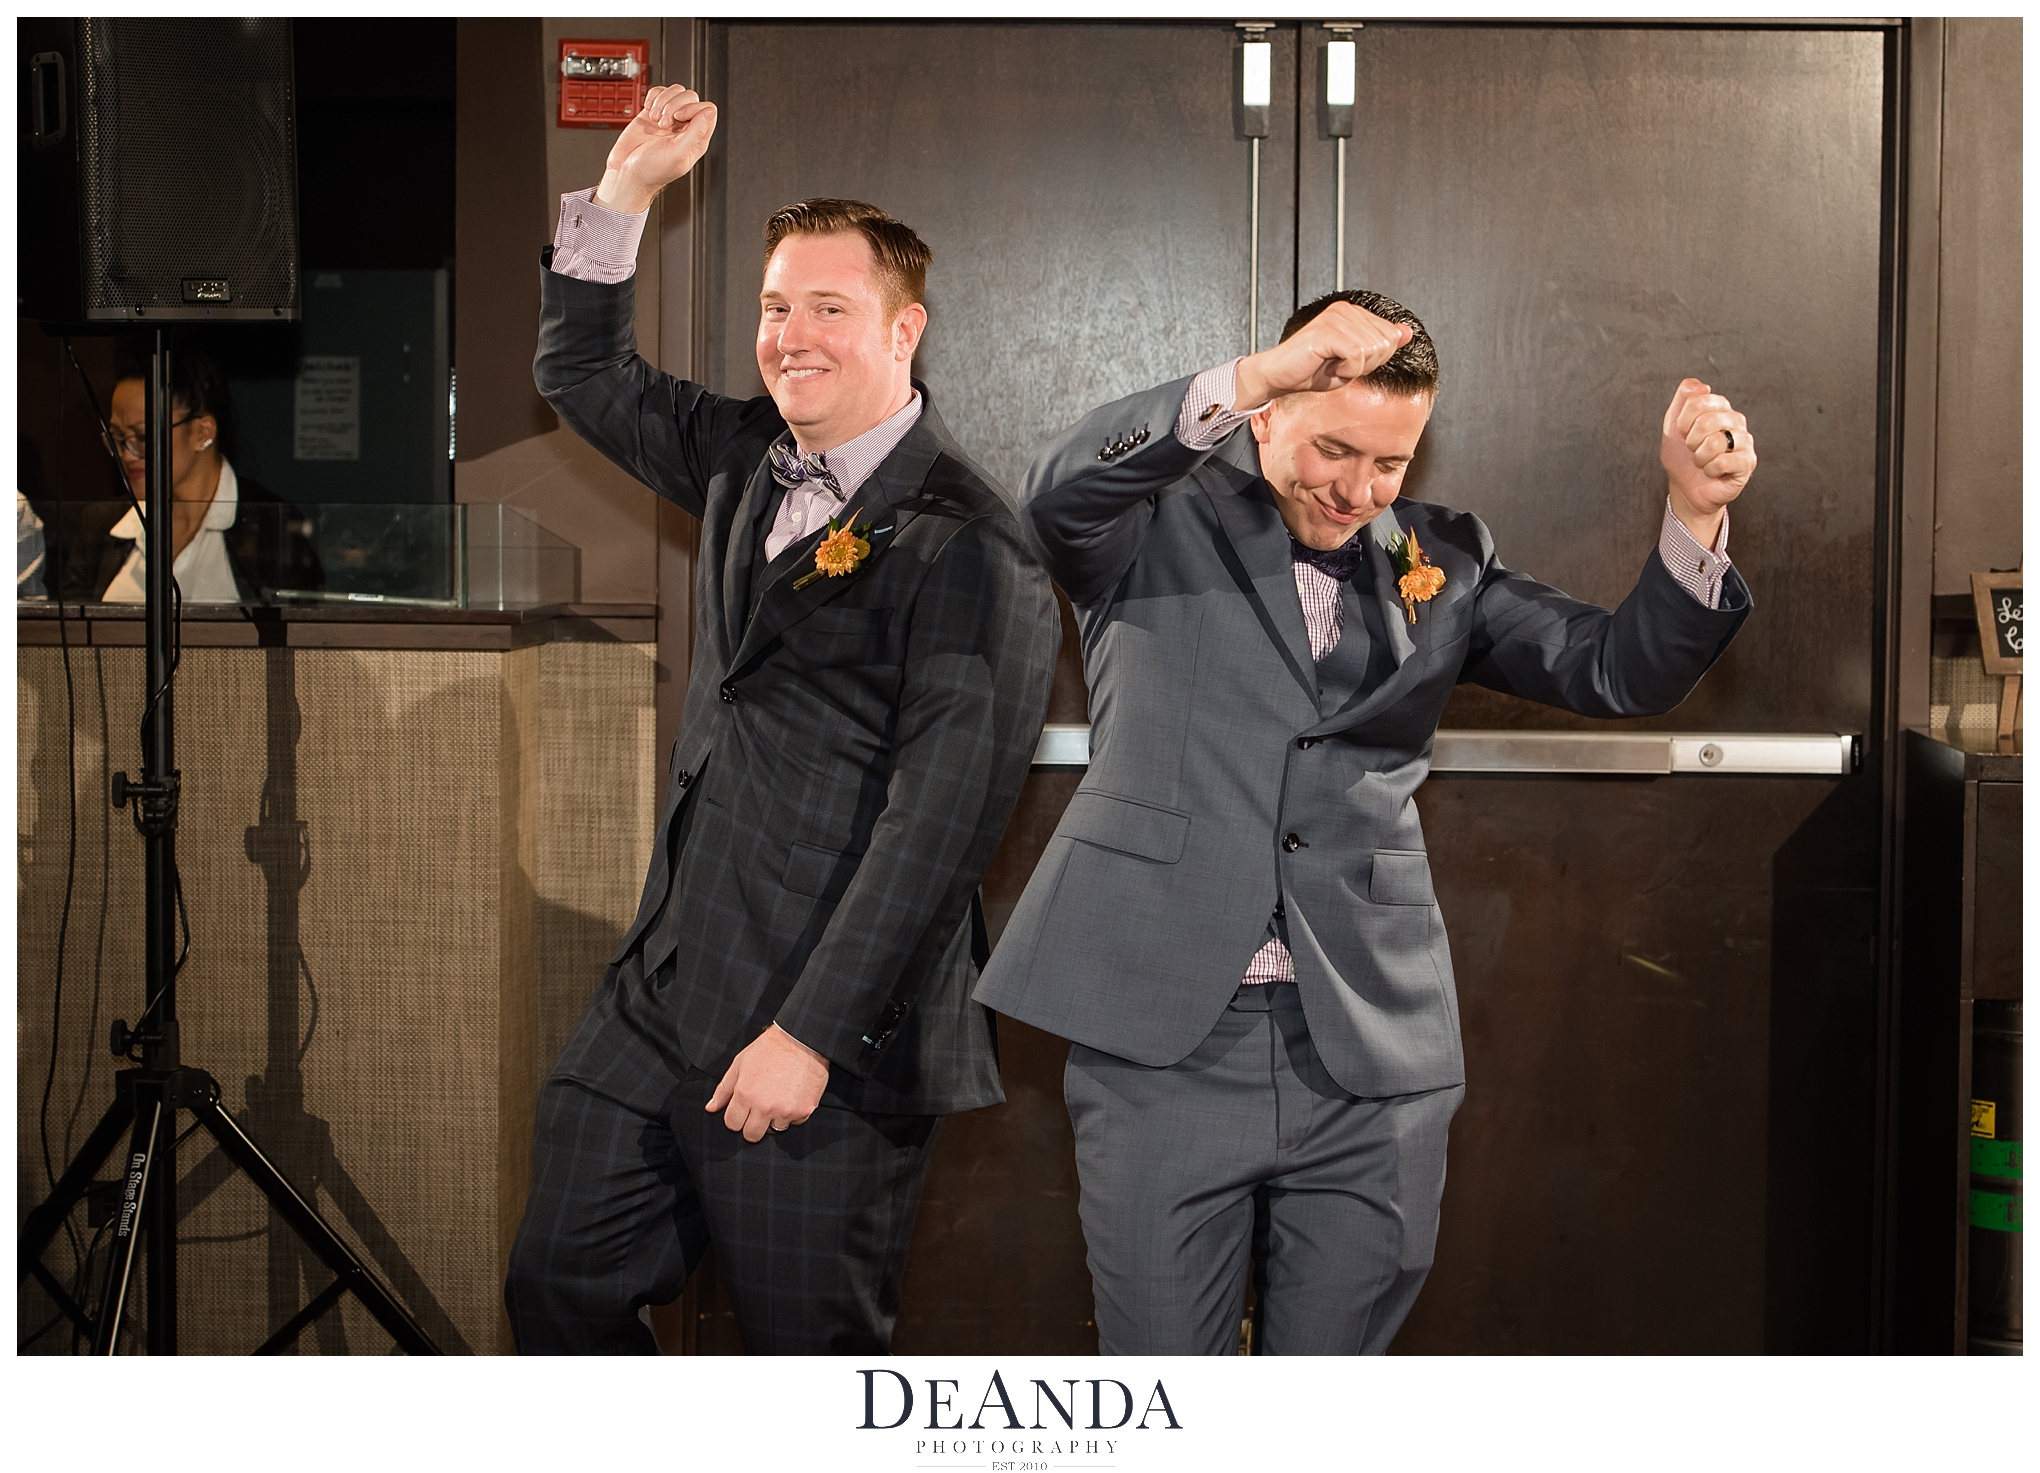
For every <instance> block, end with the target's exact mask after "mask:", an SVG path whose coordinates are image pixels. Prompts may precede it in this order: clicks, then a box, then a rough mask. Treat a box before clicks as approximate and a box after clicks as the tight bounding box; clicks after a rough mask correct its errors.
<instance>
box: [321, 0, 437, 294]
mask: <svg viewBox="0 0 2040 1473" xmlns="http://www.w3.org/2000/svg"><path fill="white" fill-rule="evenodd" d="M294 29H295V36H296V51H297V83H298V221H299V231H300V234H301V235H302V238H303V251H304V267H305V270H306V271H307V272H310V271H315V270H318V269H319V268H321V267H324V268H327V269H332V270H355V271H368V270H406V269H431V268H433V267H437V266H449V265H451V264H452V261H453V254H454V228H453V221H454V71H455V68H454V55H455V45H456V32H455V22H453V21H451V20H374V21H362V20H303V19H301V20H299V21H297V22H295V27H294Z"/></svg>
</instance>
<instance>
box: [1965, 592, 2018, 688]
mask: <svg viewBox="0 0 2040 1473" xmlns="http://www.w3.org/2000/svg"><path fill="white" fill-rule="evenodd" d="M2024 580H2025V574H2023V573H1971V574H1970V575H1969V588H1970V591H1971V592H1972V593H1973V594H1974V595H1975V597H1976V632H1977V633H1978V634H1979V635H1981V636H1982V639H1983V668H1984V670H1985V671H1987V672H1988V673H1989V674H1992V675H2019V674H2022V673H2023V672H2024V669H2025V663H2026V662H2025V654H2026V591H2025V589H2024V588H2022V587H2021V586H2020V584H2021V583H2022V582H2024Z"/></svg>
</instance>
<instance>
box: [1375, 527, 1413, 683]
mask: <svg viewBox="0 0 2040 1473" xmlns="http://www.w3.org/2000/svg"><path fill="white" fill-rule="evenodd" d="M1367 533H1368V536H1367V571H1368V572H1370V573H1371V574H1373V575H1374V602H1375V606H1376V607H1377V608H1379V609H1380V610H1381V623H1382V627H1383V628H1384V629H1386V630H1387V631H1388V649H1389V653H1390V654H1392V655H1394V656H1395V663H1396V668H1397V669H1401V668H1402V667H1403V666H1404V665H1406V664H1408V663H1409V658H1410V656H1411V655H1414V654H1415V653H1416V652H1417V642H1416V641H1415V640H1414V639H1412V638H1410V624H1409V615H1408V614H1407V613H1405V612H1404V610H1403V606H1402V595H1401V594H1400V593H1399V592H1397V591H1396V586H1395V585H1396V576H1395V561H1394V559H1392V558H1390V557H1389V555H1388V545H1389V543H1391V542H1393V541H1395V539H1396V538H1398V537H1400V536H1402V524H1401V523H1400V522H1398V521H1397V520H1396V519H1395V508H1394V507H1392V506H1391V507H1389V508H1387V509H1386V510H1384V511H1383V512H1382V514H1381V515H1380V516H1378V517H1376V518H1375V519H1374V520H1373V521H1371V522H1369V523H1368V524H1367Z"/></svg>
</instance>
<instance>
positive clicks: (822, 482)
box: [769, 440, 843, 496]
mask: <svg viewBox="0 0 2040 1473" xmlns="http://www.w3.org/2000/svg"><path fill="white" fill-rule="evenodd" d="M769 454H770V459H771V461H772V479H773V480H775V481H777V482H778V483H779V484H780V485H781V486H784V487H785V488H786V489H787V490H789V491H791V490H792V489H793V488H794V487H796V486H798V485H800V484H801V483H802V482H803V481H805V482H807V483H808V484H810V485H812V486H815V487H817V488H819V489H820V490H823V491H826V492H828V493H829V494H830V495H831V496H841V495H842V494H843V487H842V486H841V485H840V484H839V483H838V482H837V480H836V473H835V472H834V471H832V470H830V469H829V465H828V462H827V461H825V460H824V459H823V458H822V455H821V452H819V451H810V452H809V453H807V454H805V455H803V454H801V452H800V451H798V450H796V449H794V448H793V446H792V445H791V444H789V443H787V442H786V441H785V440H780V441H777V442H775V443H774V445H773V446H772V449H771V451H770V452H769Z"/></svg>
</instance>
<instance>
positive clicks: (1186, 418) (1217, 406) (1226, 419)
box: [1176, 358, 1268, 450]
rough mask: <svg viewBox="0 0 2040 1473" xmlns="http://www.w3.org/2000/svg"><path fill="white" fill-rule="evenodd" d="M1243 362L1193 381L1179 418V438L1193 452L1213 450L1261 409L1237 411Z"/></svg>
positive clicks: (1210, 370) (1236, 361)
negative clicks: (1234, 402) (1239, 375)
mask: <svg viewBox="0 0 2040 1473" xmlns="http://www.w3.org/2000/svg"><path fill="white" fill-rule="evenodd" d="M1239 367H1240V360H1239V359H1237V358H1235V359H1233V361H1232V362H1230V363H1221V364H1219V365H1218V367H1216V368H1207V369H1205V370H1204V372H1202V373H1200V374H1198V375H1197V377H1196V378H1193V379H1192V380H1190V391H1189V392H1188V393H1187V394H1185V395H1184V396H1183V408H1182V410H1181V412H1179V413H1178V414H1177V415H1176V438H1177V439H1178V440H1181V441H1182V442H1183V443H1184V444H1185V445H1187V446H1189V447H1190V448H1191V449H1192V450H1209V449H1211V448H1212V447H1214V446H1215V445H1217V444H1218V443H1219V441H1221V440H1223V439H1224V438H1225V437H1226V436H1227V435H1230V434H1231V433H1232V432H1233V431H1234V430H1236V429H1238V428H1239V427H1240V426H1241V425H1243V424H1245V423H1246V422H1247V420H1248V419H1249V418H1250V417H1252V416H1253V415H1255V414H1258V413H1259V412H1260V410H1261V409H1266V408H1267V407H1268V406H1267V405H1265V404H1263V405H1260V406H1259V407H1258V408H1256V409H1245V410H1237V409H1234V408H1233V407H1232V406H1233V399H1234V397H1235V395H1236V393H1237V392H1238V373H1239Z"/></svg>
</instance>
